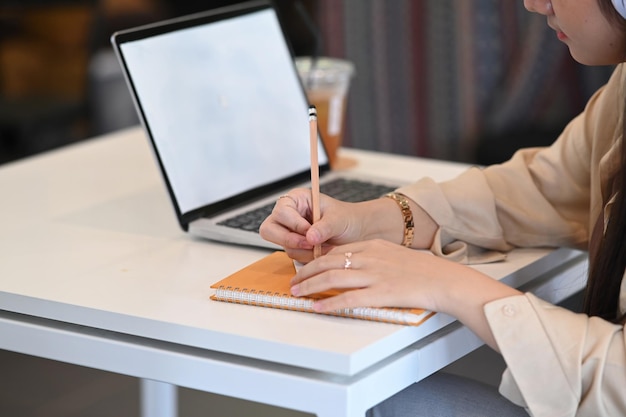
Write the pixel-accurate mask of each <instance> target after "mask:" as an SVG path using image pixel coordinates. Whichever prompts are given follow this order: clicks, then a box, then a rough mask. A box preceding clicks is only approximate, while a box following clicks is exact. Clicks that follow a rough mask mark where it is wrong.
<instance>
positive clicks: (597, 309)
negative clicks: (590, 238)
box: [584, 0, 626, 324]
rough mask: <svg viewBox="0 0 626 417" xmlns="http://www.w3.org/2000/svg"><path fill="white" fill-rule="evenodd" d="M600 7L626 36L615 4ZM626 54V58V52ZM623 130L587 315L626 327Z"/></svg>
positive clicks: (605, 0)
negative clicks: (624, 310) (624, 306)
mask: <svg viewBox="0 0 626 417" xmlns="http://www.w3.org/2000/svg"><path fill="white" fill-rule="evenodd" d="M598 3H599V5H600V8H601V10H602V12H603V13H604V14H605V15H606V16H607V17H608V18H609V19H610V20H612V21H614V22H616V23H617V24H619V26H620V27H621V28H622V29H623V32H624V34H625V36H626V20H625V19H624V18H623V17H622V16H620V15H619V14H618V13H617V11H616V10H615V7H613V5H612V2H611V0H598ZM624 53H625V56H626V51H624ZM625 88H626V87H625ZM622 112H623V113H624V114H623V118H622V120H626V94H625V99H624V107H623V110H622ZM621 130H622V139H621V142H620V144H619V149H620V154H621V158H620V165H619V169H618V171H617V172H616V173H615V175H614V177H613V178H612V180H613V190H617V194H616V195H615V201H614V203H613V206H612V207H611V213H610V218H609V219H608V223H607V227H606V232H605V233H604V235H603V236H602V238H601V240H600V244H599V247H598V250H597V251H596V252H595V256H593V257H592V258H591V259H590V260H589V262H590V268H589V279H588V281H587V290H586V294H585V303H584V311H585V313H587V314H589V315H591V316H599V317H602V318H604V319H606V320H610V321H613V322H615V323H621V324H625V323H626V314H623V315H620V314H619V296H620V288H621V284H622V279H623V278H624V273H625V272H626V146H624V137H626V124H624V123H623V122H622V129H621ZM601 215H602V214H601Z"/></svg>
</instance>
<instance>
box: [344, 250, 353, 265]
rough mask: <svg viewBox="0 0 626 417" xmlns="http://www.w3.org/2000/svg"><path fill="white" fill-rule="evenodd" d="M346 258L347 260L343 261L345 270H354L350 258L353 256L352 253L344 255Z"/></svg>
mask: <svg viewBox="0 0 626 417" xmlns="http://www.w3.org/2000/svg"><path fill="white" fill-rule="evenodd" d="M344 256H345V257H346V258H345V259H344V261H343V269H350V268H352V261H351V260H350V257H351V256H352V252H346V253H344Z"/></svg>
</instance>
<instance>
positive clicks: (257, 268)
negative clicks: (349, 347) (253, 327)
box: [211, 251, 434, 325]
mask: <svg viewBox="0 0 626 417" xmlns="http://www.w3.org/2000/svg"><path fill="white" fill-rule="evenodd" d="M295 273H296V270H295V266H294V264H293V260H292V259H291V258H289V256H287V254H286V253H285V252H282V251H276V252H273V253H272V254H270V255H268V256H265V257H264V258H262V259H260V260H258V261H257V262H254V263H252V264H250V265H248V266H246V267H245V268H243V269H241V270H239V271H237V272H235V273H234V274H232V275H229V276H227V277H226V278H224V279H222V280H220V281H218V282H216V283H215V284H213V285H212V286H211V288H213V289H215V290H216V292H215V294H213V295H211V299H212V300H217V301H226V302H231V303H238V304H248V305H255V306H262V307H272V308H281V309H287V310H296V311H306V312H314V311H313V309H312V304H313V301H314V300H315V299H320V298H325V297H329V296H331V295H335V294H338V293H339V292H340V291H339V290H332V291H326V292H323V293H319V294H314V295H311V296H307V297H294V296H292V295H291V294H290V288H291V287H290V281H291V278H292V277H293V276H294V275H295ZM326 314H330V315H336V316H345V317H352V318H359V319H365V320H373V321H383V322H389V323H397V324H408V325H419V324H421V323H422V322H423V321H424V320H426V319H427V318H429V317H430V316H432V315H433V314H434V313H433V312H430V311H427V310H423V309H419V308H392V307H384V308H380V307H378V308H376V307H363V308H350V309H342V310H339V311H335V312H331V313H326Z"/></svg>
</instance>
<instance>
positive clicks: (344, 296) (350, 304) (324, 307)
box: [313, 288, 384, 313]
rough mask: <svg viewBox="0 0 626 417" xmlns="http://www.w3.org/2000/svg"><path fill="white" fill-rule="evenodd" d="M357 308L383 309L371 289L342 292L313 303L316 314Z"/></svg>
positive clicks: (378, 298)
mask: <svg viewBox="0 0 626 417" xmlns="http://www.w3.org/2000/svg"><path fill="white" fill-rule="evenodd" d="M358 307H384V305H383V304H381V300H380V297H378V296H377V294H376V291H375V290H373V289H371V288H358V289H353V290H348V291H344V292H341V293H339V294H338V295H334V296H332V297H328V298H323V299H321V300H317V301H315V302H314V303H313V310H315V311H316V312H318V313H328V312H332V311H336V310H341V309H344V308H358Z"/></svg>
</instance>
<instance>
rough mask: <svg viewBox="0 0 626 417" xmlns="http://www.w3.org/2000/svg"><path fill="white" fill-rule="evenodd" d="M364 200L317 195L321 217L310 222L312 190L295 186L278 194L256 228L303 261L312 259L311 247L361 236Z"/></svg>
mask: <svg viewBox="0 0 626 417" xmlns="http://www.w3.org/2000/svg"><path fill="white" fill-rule="evenodd" d="M363 204H366V203H346V202H343V201H339V200H336V199H334V198H331V197H329V196H327V195H324V194H322V195H320V217H321V218H320V220H319V221H318V222H316V223H315V224H314V225H312V224H311V222H312V220H311V219H312V212H313V210H312V205H311V190H310V189H305V188H298V189H295V190H291V191H289V193H288V194H285V195H283V196H281V197H280V198H279V199H278V200H277V201H276V204H275V206H274V209H273V210H272V213H271V214H270V215H269V216H268V217H267V219H265V221H264V222H263V224H261V228H260V230H259V232H260V234H261V237H263V238H264V239H265V240H268V241H270V242H272V243H276V244H277V245H280V246H282V247H283V248H284V249H285V252H287V254H288V255H289V256H290V257H291V258H292V259H295V260H297V261H299V262H302V263H307V262H309V261H310V260H311V259H313V252H312V249H313V247H314V246H315V245H322V253H326V252H328V251H329V250H330V249H331V248H332V247H334V246H336V245H341V244H346V243H351V242H354V241H358V240H362V239H363V238H364V236H363V232H364V231H363V227H362V224H363V220H362V219H363V218H366V216H364V212H363V210H360V209H359V208H360V206H362V205H363Z"/></svg>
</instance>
